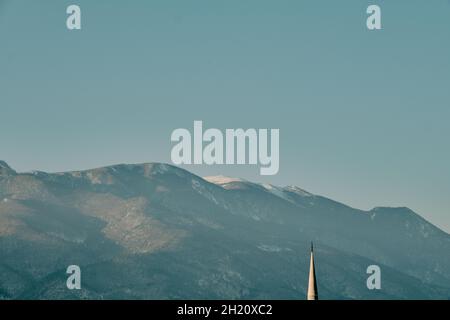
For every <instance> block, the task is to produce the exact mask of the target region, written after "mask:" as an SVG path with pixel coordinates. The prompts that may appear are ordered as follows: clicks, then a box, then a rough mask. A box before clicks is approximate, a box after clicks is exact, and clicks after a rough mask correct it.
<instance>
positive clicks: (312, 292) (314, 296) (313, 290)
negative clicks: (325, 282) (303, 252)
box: [307, 243, 319, 300]
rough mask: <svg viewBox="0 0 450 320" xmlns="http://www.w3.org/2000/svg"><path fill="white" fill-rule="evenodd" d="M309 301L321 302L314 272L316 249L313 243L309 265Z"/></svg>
mask: <svg viewBox="0 0 450 320" xmlns="http://www.w3.org/2000/svg"><path fill="white" fill-rule="evenodd" d="M307 299H308V300H319V295H318V292H317V282H316V272H315V270H314V249H313V244H312V243H311V261H310V263H309V282H308V296H307Z"/></svg>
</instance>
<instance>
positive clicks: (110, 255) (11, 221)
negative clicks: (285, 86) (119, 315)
mask: <svg viewBox="0 0 450 320" xmlns="http://www.w3.org/2000/svg"><path fill="white" fill-rule="evenodd" d="M311 240H312V241H314V242H315V244H316V268H317V270H316V272H317V278H318V286H319V295H320V297H321V298H322V299H418V298H420V299H448V298H449V297H450V272H449V271H450V236H449V235H448V234H447V233H445V232H443V231H442V230H440V229H438V228H436V227H435V226H433V225H432V224H430V223H428V222H427V221H425V220H424V219H423V218H421V217H420V216H419V215H417V214H416V213H414V212H413V211H411V210H409V209H407V208H375V209H373V210H370V211H361V210H357V209H353V208H350V207H348V206H346V205H344V204H341V203H339V202H336V201H333V200H330V199H327V198H324V197H321V196H318V195H313V194H311V193H309V192H306V191H304V190H302V189H300V188H298V187H293V186H291V187H276V186H272V185H261V184H255V183H251V182H248V181H245V180H240V179H230V178H226V177H208V178H205V179H203V178H201V177H198V176H196V175H193V174H191V173H189V172H188V171H185V170H182V169H180V168H177V167H173V166H170V165H167V164H160V163H152V164H139V165H116V166H110V167H105V168H98V169H93V170H87V171H80V172H66V173H53V174H50V173H45V172H33V173H20V174H19V173H17V172H15V171H14V170H13V169H11V168H10V167H9V166H8V165H7V164H6V163H5V162H0V299H17V298H21V299H74V298H75V299H197V298H199V299H203V298H204V299H304V298H305V293H306V285H307V276H308V259H309V255H308V248H309V243H310V241H311ZM72 264H76V265H79V266H80V267H81V270H82V289H81V290H75V291H71V290H68V289H67V288H66V279H67V274H66V273H65V271H66V268H67V266H69V265H72ZM372 264H377V265H379V266H380V267H381V270H382V289H381V290H368V289H367V287H366V279H367V277H368V275H367V274H366V268H367V266H369V265H372Z"/></svg>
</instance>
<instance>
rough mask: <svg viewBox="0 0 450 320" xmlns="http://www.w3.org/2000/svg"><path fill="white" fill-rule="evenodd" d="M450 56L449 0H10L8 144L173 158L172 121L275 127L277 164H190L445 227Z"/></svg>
mask: <svg viewBox="0 0 450 320" xmlns="http://www.w3.org/2000/svg"><path fill="white" fill-rule="evenodd" d="M69 4H78V5H80V6H81V10H82V30H80V31H68V30H67V29H66V22H65V20H66V13H65V11H66V7H67V6H68V5H69ZM369 4H378V5H380V6H381V9H382V19H383V20H382V24H383V30H381V31H375V32H373V31H368V30H367V29H366V24H365V21H366V13H365V11H366V8H367V6H368V5H369ZM449 59H450V2H449V1H447V0H430V1H423V0H420V1H419V0H417V1H415V0H403V1H401V0H396V1H382V0H372V1H364V0H342V1H336V0H333V1H332V0H328V1H323V0H308V1H302V0H291V1H287V0H277V1H275V0H271V1H266V0H246V1H242V0H226V1H225V0H202V1H199V0H179V1H175V0H164V1H163V0H160V1H132V0H130V1H114V0H108V1H106V0H104V1H102V0H96V1H85V0H79V1H77V0H72V1H64V0H45V1H31V0H29V1H23V0H14V1H8V0H0V159H2V160H5V161H7V162H8V163H9V164H10V165H11V166H12V167H13V168H15V169H16V170H18V171H28V170H34V169H36V170H43V171H65V170H74V169H87V168H92V167H99V166H104V165H109V164H116V163H140V162H154V161H159V162H170V150H171V147H172V144H171V142H170V134H171V132H172V131H173V130H174V129H176V128H192V125H193V121H194V120H203V121H204V125H205V127H214V128H220V129H225V128H239V127H243V128H280V139H281V142H280V143H281V146H280V148H281V149H280V161H281V163H280V172H279V174H278V175H276V176H271V177H268V176H267V177H262V176H259V169H258V167H254V166H231V167H228V166H213V167H203V166H188V167H186V169H188V170H190V171H193V172H194V173H197V174H200V175H216V174H224V175H229V176H240V177H243V178H246V179H249V180H256V181H261V182H269V183H273V184H277V185H298V186H300V187H302V188H304V189H306V190H308V191H310V192H313V193H317V194H321V195H324V196H328V197H330V198H333V199H335V200H338V201H341V202H344V203H346V204H349V205H351V206H354V207H357V208H361V209H371V208H372V207H374V206H408V207H410V208H411V209H413V210H415V211H416V212H418V213H419V214H421V215H422V216H424V217H425V218H427V219H428V220H430V221H431V222H433V223H434V224H436V225H438V226H439V227H441V228H443V229H445V230H446V231H450V168H449V164H450V148H449V136H450V124H449V120H450V60H449Z"/></svg>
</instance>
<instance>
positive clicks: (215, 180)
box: [203, 175, 243, 185]
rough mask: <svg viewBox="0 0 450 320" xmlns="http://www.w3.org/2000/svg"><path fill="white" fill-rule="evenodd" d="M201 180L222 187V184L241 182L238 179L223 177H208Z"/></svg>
mask: <svg viewBox="0 0 450 320" xmlns="http://www.w3.org/2000/svg"><path fill="white" fill-rule="evenodd" d="M203 179H205V180H206V181H208V182H210V183H213V184H217V185H223V184H227V183H231V182H242V181H243V180H242V179H239V178H231V177H225V176H222V175H220V176H209V177H204V178H203Z"/></svg>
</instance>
